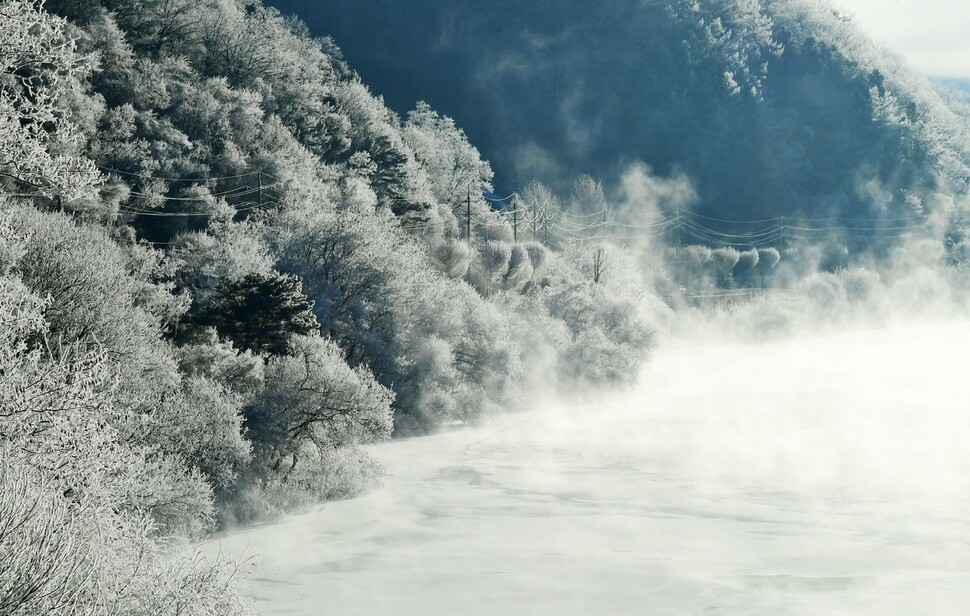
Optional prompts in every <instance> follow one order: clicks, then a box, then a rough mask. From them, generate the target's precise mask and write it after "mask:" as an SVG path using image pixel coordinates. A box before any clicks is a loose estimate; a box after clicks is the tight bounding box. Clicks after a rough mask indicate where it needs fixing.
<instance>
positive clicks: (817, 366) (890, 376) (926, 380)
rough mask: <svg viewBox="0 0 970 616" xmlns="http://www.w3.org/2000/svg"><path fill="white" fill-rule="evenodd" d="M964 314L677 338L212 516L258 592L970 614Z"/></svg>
mask: <svg viewBox="0 0 970 616" xmlns="http://www.w3.org/2000/svg"><path fill="white" fill-rule="evenodd" d="M968 352H970V327H968V326H965V325H952V324H950V325H937V326H922V327H915V326H911V327H907V328H904V329H897V330H893V331H861V332H856V333H851V334H840V335H832V336H819V337H815V338H810V339H803V340H800V341H786V342H775V343H770V344H761V345H740V344H725V345H720V346H717V345H690V344H670V345H668V346H666V347H665V348H663V349H662V350H661V351H659V352H658V353H657V355H656V356H655V357H654V360H653V361H652V363H651V365H650V366H649V367H648V369H647V370H646V372H645V374H644V377H643V380H642V385H641V387H640V388H639V389H638V391H636V392H635V393H632V394H629V395H625V396H621V397H616V398H614V399H610V400H605V401H602V402H599V403H595V404H588V405H585V406H576V407H570V408H559V409H556V408H548V409H539V410H536V411H535V412H532V413H528V414H524V415H518V416H513V417H508V418H502V419H501V420H498V421H496V422H495V423H494V424H492V425H488V426H484V427H480V428H475V429H469V430H458V431H454V432H449V433H445V434H439V435H436V436H432V437H428V438H420V439H412V440H403V441H398V442H393V443H389V444H385V445H381V446H378V447H376V448H374V449H373V453H374V455H375V456H376V457H377V458H378V459H379V460H380V461H381V462H382V463H383V464H384V465H385V466H386V468H387V469H388V475H387V477H386V479H385V482H384V486H383V488H381V489H379V490H377V491H375V492H373V493H371V494H369V495H367V496H365V497H363V498H359V499H354V500H349V501H344V502H339V503H331V504H327V505H326V506H324V507H322V508H320V509H319V510H317V511H315V512H312V513H309V514H305V515H300V516H295V517H292V518H290V519H287V520H285V521H283V522H281V523H279V524H275V525H270V526H263V527H259V528H254V529H250V530H246V531H242V532H237V533H234V534H232V535H230V536H229V537H226V538H224V539H223V544H224V548H225V550H226V551H227V552H229V553H230V554H236V555H238V554H240V553H243V552H245V553H247V554H250V555H254V556H256V558H257V559H258V561H259V563H260V564H259V569H258V571H257V573H256V574H255V576H254V577H253V578H251V580H250V594H251V596H252V597H254V598H255V599H256V600H257V602H258V604H259V606H260V608H261V610H262V611H263V612H264V613H265V614H301V615H303V614H305V615H310V614H313V615H316V614H340V615H351V614H360V615H364V614H366V615H388V614H401V615H418V614H420V615H439V614H440V615H448V616H456V615H483V616H484V615H488V616H495V615H505V614H523V615H525V614H529V615H543V614H549V615H552V614H556V615H594V614H604V615H609V614H656V615H667V614H732V615H737V614H757V615H759V616H761V615H769V614H770V615H772V616H779V615H785V614H819V615H836V614H880V615H885V614H906V615H921V614H933V615H942V614H954V615H956V614H959V615H960V616H964V615H965V614H968V613H970V361H968V356H967V354H968Z"/></svg>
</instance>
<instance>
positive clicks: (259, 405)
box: [246, 336, 393, 471]
mask: <svg viewBox="0 0 970 616" xmlns="http://www.w3.org/2000/svg"><path fill="white" fill-rule="evenodd" d="M392 399H393V394H392V393H391V392H390V391H388V390H387V389H386V388H384V387H382V386H381V385H380V384H378V383H377V381H375V380H374V377H373V376H372V375H371V374H370V372H369V371H368V370H367V369H366V368H364V367H358V368H351V367H350V366H348V365H347V364H346V362H344V360H343V357H342V355H341V352H340V349H339V348H338V347H337V346H336V345H335V344H333V343H332V342H330V341H327V340H324V339H322V338H319V337H314V336H308V337H301V338H296V339H294V341H293V352H292V354H291V355H286V356H283V357H276V358H272V359H271V360H270V361H269V362H268V363H267V365H266V387H265V389H264V390H263V392H262V393H261V394H260V395H259V396H257V397H256V398H255V399H254V400H253V401H252V402H251V403H250V405H249V406H248V407H247V409H246V420H247V425H248V426H249V428H250V431H251V434H252V437H253V439H254V441H255V443H256V448H257V452H258V455H259V456H260V458H261V459H262V460H263V461H264V463H266V464H268V465H269V466H270V467H271V468H272V469H273V470H279V469H281V468H282V465H283V464H284V462H285V463H286V465H287V467H288V468H286V469H284V470H288V471H292V470H293V469H294V468H295V467H296V465H297V464H298V462H299V457H300V454H301V451H302V448H303V447H304V446H306V445H311V446H313V447H316V448H317V449H319V450H322V451H327V450H330V449H336V448H340V447H349V446H353V445H357V444H362V443H370V442H374V441H379V440H381V439H384V438H387V437H388V436H390V432H391V400H392Z"/></svg>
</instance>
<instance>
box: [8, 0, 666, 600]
mask: <svg viewBox="0 0 970 616" xmlns="http://www.w3.org/2000/svg"><path fill="white" fill-rule="evenodd" d="M0 32H2V33H3V34H2V45H0V65H2V70H0V73H2V82H0V150H2V151H3V153H4V154H3V160H2V161H0V177H2V182H0V199H2V206H0V375H2V379H0V477H2V484H3V490H2V495H0V554H3V557H2V558H0V613H2V614H101V613H104V614H107V613H124V614H151V615H157V614H189V613H191V614H210V613H212V614H216V613H219V614H228V613H238V612H239V611H241V610H244V608H245V606H244V605H243V603H242V602H241V600H240V599H239V597H238V595H237V594H236V593H235V591H232V590H231V589H232V588H233V587H234V584H235V582H234V579H235V575H236V573H237V569H238V565H236V564H234V563H231V562H228V561H225V562H215V563H209V562H206V561H204V560H201V559H199V558H198V557H196V556H195V555H194V554H193V553H192V552H191V551H189V552H187V553H186V552H184V551H180V550H181V548H179V546H180V545H181V542H182V541H184V540H193V539H197V538H200V537H202V536H204V535H205V534H206V533H208V532H210V531H212V530H213V529H215V528H218V527H220V526H221V527H227V526H229V525H232V524H238V523H250V522H255V521H260V520H265V519H270V518H273V517H275V516H278V515H280V514H281V513H283V512H285V511H289V510H293V509H296V508H299V507H302V506H305V505H307V504H309V503H313V502H318V501H320V500H322V499H327V498H339V497H345V496H349V495H352V494H355V493H357V492H359V491H360V490H362V489H364V488H366V487H368V486H370V485H373V483H374V482H375V481H376V480H377V477H378V476H379V473H380V469H378V468H377V467H376V465H375V464H373V463H372V462H370V461H369V459H368V457H367V455H366V454H365V453H364V451H363V450H362V449H361V448H360V446H361V445H363V444H367V443H371V442H375V441H379V440H382V439H386V438H389V437H390V436H391V435H392V434H415V433H421V432H426V431H429V430H433V429H434V428H435V427H436V426H439V425H442V424H444V423H456V422H470V421H474V420H475V419H476V418H477V417H479V416H482V415H483V414H488V413H490V412H494V411H498V410H503V411H504V410H511V409H515V408H517V407H518V406H519V405H520V404H521V403H522V402H523V401H524V400H525V399H527V397H528V395H529V394H530V392H533V391H535V390H536V388H537V387H539V386H540V385H541V386H542V387H558V388H563V387H573V388H578V387H583V386H586V385H590V384H599V385H602V384H611V383H623V382H629V381H631V380H632V379H634V378H635V376H636V372H637V367H638V365H639V364H640V362H641V361H642V360H643V358H644V356H645V353H646V352H647V351H648V349H649V348H650V346H651V341H652V337H653V333H652V329H651V326H650V323H649V321H648V319H647V316H646V314H645V312H644V311H643V310H642V309H641V299H642V296H643V294H644V293H645V291H644V289H645V287H644V283H643V278H642V276H641V275H640V274H639V273H638V270H637V267H636V261H635V259H633V258H632V257H631V256H630V255H628V254H626V252H625V251H624V249H622V248H619V247H617V248H610V249H609V253H610V256H611V258H612V259H613V260H612V261H611V263H612V266H611V267H609V268H604V267H598V268H596V271H595V272H594V271H593V269H592V265H591V263H592V259H593V253H594V252H595V253H596V254H597V255H599V257H598V258H599V262H600V263H602V257H603V255H604V254H606V253H605V249H602V248H601V249H598V250H596V249H593V248H590V247H584V248H577V249H575V250H572V251H563V252H554V251H552V250H550V249H549V248H547V247H546V246H545V245H544V244H543V243H541V242H539V241H535V239H534V238H525V237H517V236H518V229H517V228H514V226H513V224H512V223H511V222H510V219H509V216H508V215H507V214H508V212H505V213H503V212H500V211H499V210H497V209H496V208H495V207H492V205H491V202H490V201H489V200H488V199H487V198H486V197H485V196H483V195H486V194H489V193H488V191H490V190H491V188H492V186H491V182H492V176H493V174H492V170H491V168H490V166H489V164H488V163H487V162H486V161H484V160H482V158H481V156H480V154H479V152H478V150H476V149H475V148H474V147H473V146H472V145H471V144H469V142H468V141H467V139H466V138H465V135H464V133H463V132H462V131H461V129H459V128H458V127H457V126H456V125H455V124H454V122H453V121H451V120H450V119H449V118H447V117H444V116H441V115H439V114H437V113H436V112H435V111H434V110H432V109H431V108H430V107H428V106H426V105H421V106H418V107H417V108H416V109H415V111H413V112H412V113H410V114H409V115H408V116H407V117H406V118H401V117H398V116H397V115H395V114H394V113H392V112H391V111H390V110H389V109H388V108H387V107H386V106H385V105H384V103H383V102H382V100H381V99H379V98H377V97H375V96H374V95H372V94H371V93H370V92H369V91H368V88H367V87H366V86H365V85H364V84H363V83H361V81H360V79H359V78H358V77H357V75H356V74H355V73H354V72H353V71H352V70H351V69H350V68H349V67H348V66H347V65H346V64H345V62H344V61H343V60H342V58H341V55H340V51H339V50H338V49H337V48H335V47H334V45H333V44H332V43H331V42H330V41H328V40H326V39H315V38H313V37H311V36H309V35H308V33H307V32H306V30H305V28H304V27H303V26H302V25H301V24H300V23H299V22H297V21H294V20H290V19H287V18H285V17H283V16H282V15H281V14H279V13H278V12H277V11H275V10H273V9H268V8H264V7H263V6H261V5H260V4H258V3H252V2H250V3H241V2H234V1H232V0H221V1H217V2H196V1H193V0H153V1H149V2H138V3H132V2H114V1H112V0H105V1H103V2H102V1H99V0H95V1H90V2H78V1H76V0H71V1H64V2H59V1H51V2H48V3H46V4H45V5H43V6H42V5H41V4H40V3H39V2H34V1H29V0H5V1H4V2H3V3H2V4H0ZM227 589H229V590H228V591H227Z"/></svg>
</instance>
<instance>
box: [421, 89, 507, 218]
mask: <svg viewBox="0 0 970 616" xmlns="http://www.w3.org/2000/svg"><path fill="white" fill-rule="evenodd" d="M402 135H403V136H404V141H405V143H407V144H408V145H409V146H410V147H411V149H412V150H414V155H415V157H416V158H417V160H418V161H419V162H420V163H421V165H422V166H423V167H424V169H425V170H426V171H427V173H428V177H429V179H430V180H431V185H432V189H433V191H434V195H435V197H436V198H437V199H438V201H439V202H441V203H443V204H446V205H448V206H450V207H453V208H454V207H456V206H458V205H459V204H461V203H463V202H464V201H465V199H466V198H467V197H468V195H469V194H472V195H475V197H476V199H477V198H478V196H479V195H480V194H481V193H482V191H490V190H492V176H493V173H492V168H491V167H490V166H489V164H488V161H485V160H482V157H481V154H480V153H479V152H478V150H477V149H476V148H475V146H473V145H471V144H470V143H469V142H468V138H467V137H466V136H465V132H464V131H463V130H461V128H459V127H458V126H456V125H455V121H454V120H452V119H451V118H449V117H448V116H442V115H439V114H438V113H437V112H436V111H434V110H433V109H432V108H431V107H430V106H429V105H428V104H427V103H425V102H423V101H422V102H419V103H418V105H417V107H415V108H414V110H412V111H411V112H410V113H408V117H407V122H405V124H404V127H403V129H402Z"/></svg>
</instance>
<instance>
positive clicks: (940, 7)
mask: <svg viewBox="0 0 970 616" xmlns="http://www.w3.org/2000/svg"><path fill="white" fill-rule="evenodd" d="M833 4H834V5H835V6H837V7H840V8H841V9H843V10H844V11H846V12H847V13H849V14H851V15H852V16H853V17H854V19H855V20H856V23H858V24H859V25H860V26H861V27H862V29H863V30H864V31H865V32H866V33H867V34H868V35H869V36H871V37H872V39H873V40H874V41H876V42H878V43H883V44H885V45H886V46H887V47H889V48H891V49H893V50H895V51H896V52H898V53H899V54H900V55H902V56H903V57H905V58H906V59H907V60H908V61H909V62H910V63H911V64H912V65H913V66H915V67H916V68H918V69H919V70H921V71H922V72H923V73H924V74H926V75H929V76H931V77H940V78H948V79H961V80H965V79H970V37H968V36H967V26H968V25H970V4H967V3H966V2H961V1H960V0H836V1H835V2H834V3H833Z"/></svg>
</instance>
